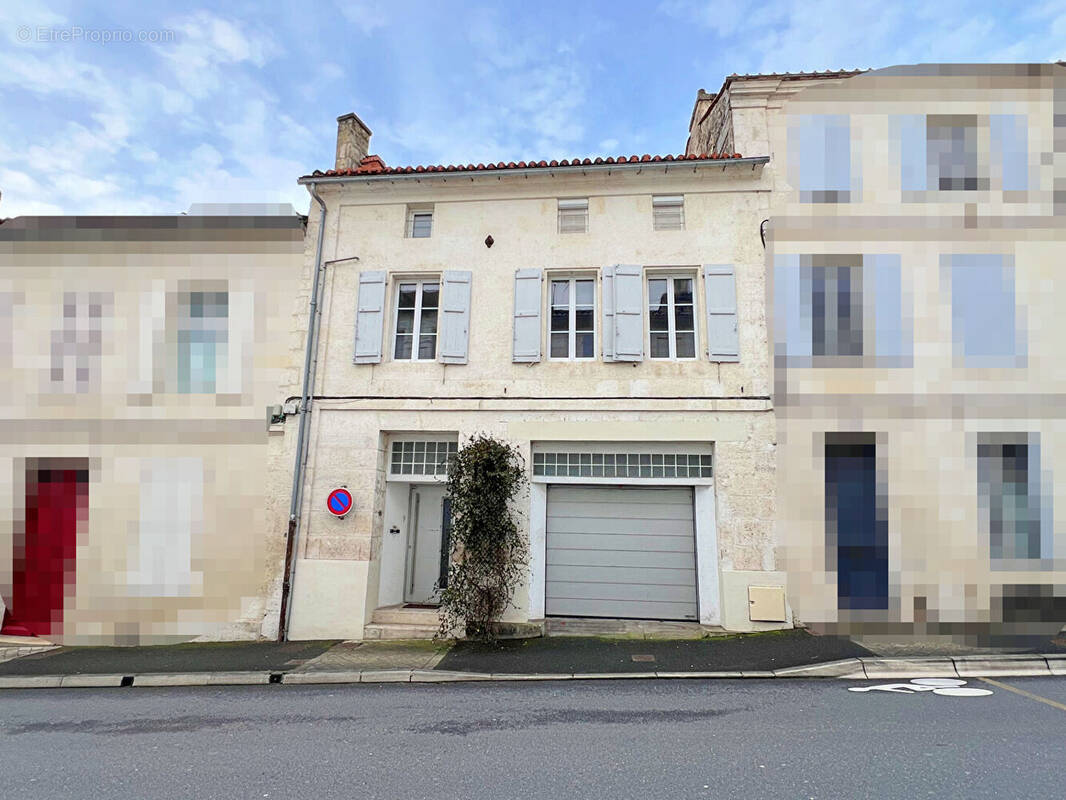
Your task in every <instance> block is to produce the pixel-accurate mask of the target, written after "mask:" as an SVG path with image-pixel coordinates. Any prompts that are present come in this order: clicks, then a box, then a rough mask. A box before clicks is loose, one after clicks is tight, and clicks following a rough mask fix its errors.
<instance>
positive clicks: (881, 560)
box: [825, 441, 888, 609]
mask: <svg viewBox="0 0 1066 800" xmlns="http://www.w3.org/2000/svg"><path fill="white" fill-rule="evenodd" d="M876 457H877V450H876V444H874V443H873V442H864V441H858V442H855V443H841V444H826V446H825V513H826V516H825V519H826V534H827V537H828V540H829V541H828V543H829V545H830V546H831V547H832V546H835V548H836V553H837V600H838V604H839V608H841V609H887V608H888V526H887V524H886V522H885V518H884V514H880V513H878V499H877V458H876Z"/></svg>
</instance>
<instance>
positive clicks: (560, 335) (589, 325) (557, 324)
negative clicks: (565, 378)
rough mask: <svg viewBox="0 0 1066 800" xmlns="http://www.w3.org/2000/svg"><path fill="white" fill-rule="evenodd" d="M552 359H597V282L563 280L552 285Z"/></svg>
mask: <svg viewBox="0 0 1066 800" xmlns="http://www.w3.org/2000/svg"><path fill="white" fill-rule="evenodd" d="M550 302H551V333H550V334H549V335H550V337H551V341H550V349H549V353H550V357H551V358H557V359H582V358H595V357H596V342H595V338H596V281H595V280H593V279H592V278H563V279H560V280H553V281H552V282H551V298H550Z"/></svg>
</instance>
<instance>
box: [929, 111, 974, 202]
mask: <svg viewBox="0 0 1066 800" xmlns="http://www.w3.org/2000/svg"><path fill="white" fill-rule="evenodd" d="M925 136H926V159H927V165H928V168H929V177H930V185H932V186H935V187H936V188H938V189H940V190H962V191H976V190H979V189H988V178H987V176H983V175H980V174H979V168H978V141H977V138H978V135H977V117H976V116H967V115H940V114H930V115H929V116H928V117H926V128H925Z"/></svg>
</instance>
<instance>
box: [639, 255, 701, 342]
mask: <svg viewBox="0 0 1066 800" xmlns="http://www.w3.org/2000/svg"><path fill="white" fill-rule="evenodd" d="M695 282H696V281H695V278H694V277H692V276H675V275H654V274H653V275H651V276H649V277H648V337H649V338H648V357H649V358H670V359H682V358H695V357H696V306H695V294H694V293H693V285H694V284H695Z"/></svg>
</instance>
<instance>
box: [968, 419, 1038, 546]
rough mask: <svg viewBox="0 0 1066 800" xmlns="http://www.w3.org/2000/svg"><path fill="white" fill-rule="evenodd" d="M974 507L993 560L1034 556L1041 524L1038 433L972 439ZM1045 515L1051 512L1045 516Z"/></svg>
mask: <svg viewBox="0 0 1066 800" xmlns="http://www.w3.org/2000/svg"><path fill="white" fill-rule="evenodd" d="M977 484H978V487H977V488H978V512H979V517H980V523H981V528H982V532H983V533H985V534H986V535H987V536H988V546H989V555H990V557H991V558H992V559H993V560H995V561H1017V560H1024V559H1038V558H1040V557H1041V556H1042V555H1046V554H1045V553H1042V546H1041V539H1042V538H1043V537H1042V534H1045V533H1046V534H1050V532H1051V528H1050V526H1048V525H1046V524H1044V523H1045V522H1046V521H1047V520H1046V519H1044V516H1045V513H1044V511H1045V510H1044V509H1043V508H1042V506H1044V505H1045V504H1044V503H1042V501H1041V494H1042V491H1041V480H1040V444H1039V435H1038V434H1025V433H1020V434H1018V433H982V434H978V438H977ZM1047 516H1050V515H1047Z"/></svg>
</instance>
